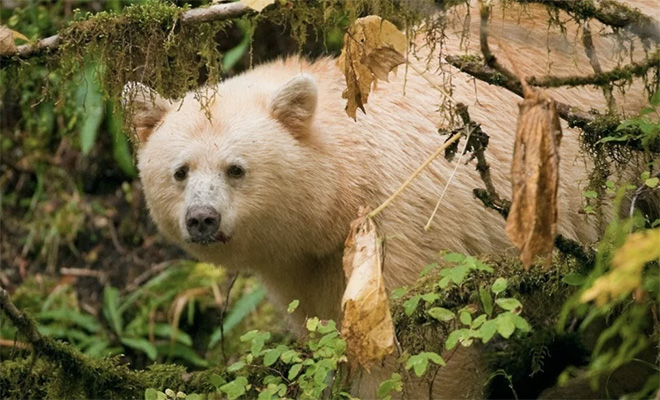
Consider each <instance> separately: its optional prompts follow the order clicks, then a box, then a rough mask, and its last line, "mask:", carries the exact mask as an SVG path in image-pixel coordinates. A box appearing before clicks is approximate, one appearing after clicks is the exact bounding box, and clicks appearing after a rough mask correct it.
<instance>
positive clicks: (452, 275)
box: [440, 264, 469, 284]
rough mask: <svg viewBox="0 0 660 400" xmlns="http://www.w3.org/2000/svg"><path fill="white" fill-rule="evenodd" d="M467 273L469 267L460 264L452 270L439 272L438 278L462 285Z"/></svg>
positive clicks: (446, 269)
mask: <svg viewBox="0 0 660 400" xmlns="http://www.w3.org/2000/svg"><path fill="white" fill-rule="evenodd" d="M468 272H469V267H468V266H467V265H465V264H460V265H457V266H455V267H452V268H445V269H443V270H440V276H442V277H445V278H449V279H450V280H451V281H452V282H454V283H456V284H460V283H463V281H464V280H465V276H466V275H467V273H468Z"/></svg>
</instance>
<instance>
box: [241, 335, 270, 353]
mask: <svg viewBox="0 0 660 400" xmlns="http://www.w3.org/2000/svg"><path fill="white" fill-rule="evenodd" d="M268 339H270V332H259V331H257V330H253V331H250V332H248V333H246V334H245V335H243V336H241V342H252V346H250V352H251V353H252V355H253V356H255V357H256V356H258V355H260V354H261V350H262V349H263V348H264V344H265V343H266V341H267V340H268Z"/></svg>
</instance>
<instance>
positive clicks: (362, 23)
mask: <svg viewBox="0 0 660 400" xmlns="http://www.w3.org/2000/svg"><path fill="white" fill-rule="evenodd" d="M406 47H407V40H406V36H405V35H404V34H403V33H401V32H400V31H399V30H398V29H397V28H396V26H394V24H392V23H391V22H389V21H385V20H383V19H382V18H380V17H378V16H375V15H370V16H368V17H364V18H360V19H358V20H356V21H355V22H354V23H353V25H351V26H350V27H349V28H348V31H347V32H346V35H344V48H343V49H342V51H341V56H339V59H338V60H337V66H338V67H339V68H340V69H341V70H342V72H343V73H344V76H345V77H346V90H344V93H343V94H342V96H343V98H345V99H347V100H348V101H347V103H346V113H347V114H348V115H349V116H350V117H351V118H353V119H355V118H356V117H357V114H356V112H357V109H358V108H360V109H361V110H362V112H365V109H364V105H365V104H366V103H367V99H368V98H369V92H370V91H371V85H372V83H374V81H375V80H376V79H380V80H384V81H387V80H388V75H389V73H390V72H391V71H392V70H393V69H394V68H396V67H397V66H398V65H400V64H403V63H404V62H405V61H406V59H405V57H404V54H405V53H406Z"/></svg>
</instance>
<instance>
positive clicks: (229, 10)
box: [14, 2, 250, 58]
mask: <svg viewBox="0 0 660 400" xmlns="http://www.w3.org/2000/svg"><path fill="white" fill-rule="evenodd" d="M248 11H250V8H248V7H247V6H245V5H244V4H243V3H241V2H235V3H227V4H215V5H212V6H209V7H200V8H194V9H192V10H188V11H186V12H184V13H183V15H182V16H181V23H182V24H184V25H185V24H198V23H204V22H212V21H221V20H225V19H231V18H236V17H240V16H241V15H243V14H246V13H247V12H248ZM61 44H62V40H61V38H60V35H59V34H58V35H53V36H49V37H47V38H45V39H41V40H39V41H38V42H37V43H34V44H24V45H21V46H18V47H17V49H16V54H15V55H14V57H18V58H29V57H33V56H36V55H39V54H41V53H44V52H48V51H57V49H58V48H59V47H60V45H61Z"/></svg>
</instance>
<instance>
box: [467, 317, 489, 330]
mask: <svg viewBox="0 0 660 400" xmlns="http://www.w3.org/2000/svg"><path fill="white" fill-rule="evenodd" d="M486 318H488V316H487V315H486V314H481V315H480V316H478V317H477V318H475V319H474V320H473V321H472V323H471V324H470V328H472V329H477V328H479V327H480V326H481V324H483V323H484V322H486Z"/></svg>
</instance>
